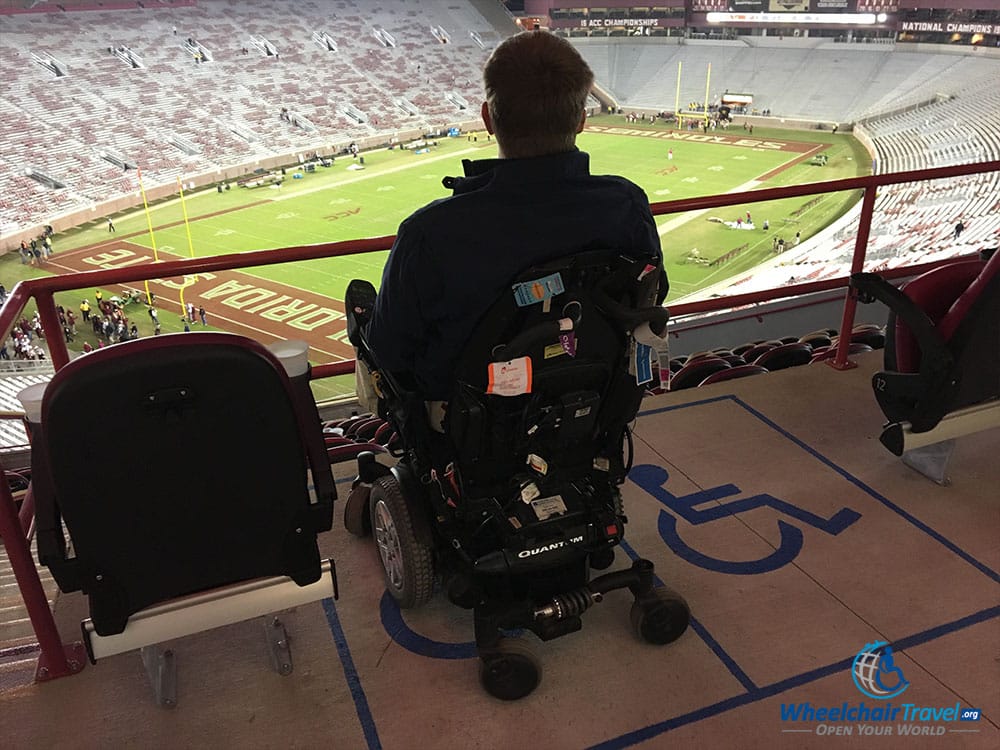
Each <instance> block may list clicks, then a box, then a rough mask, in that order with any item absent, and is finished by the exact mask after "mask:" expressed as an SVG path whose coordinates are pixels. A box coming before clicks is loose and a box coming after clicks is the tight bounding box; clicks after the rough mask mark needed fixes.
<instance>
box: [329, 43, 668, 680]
mask: <svg viewBox="0 0 1000 750" xmlns="http://www.w3.org/2000/svg"><path fill="white" fill-rule="evenodd" d="M484 83H485V89H486V102H485V103H484V104H483V107H482V116H483V120H484V122H485V124H486V128H487V130H488V131H489V132H490V133H492V134H494V135H495V136H496V140H497V145H498V147H499V158H498V159H495V160H488V161H476V162H470V161H465V162H464V167H465V172H466V176H465V177H459V178H446V179H445V180H444V184H445V186H446V187H449V188H451V189H452V190H453V192H454V194H453V195H452V196H451V197H449V198H444V199H441V200H437V201H434V202H432V203H430V204H429V205H427V206H425V207H424V208H422V209H420V210H418V211H416V212H415V213H414V214H413V215H411V216H410V217H409V218H408V219H406V221H404V222H403V224H402V225H401V226H400V228H399V232H398V234H397V237H396V242H395V244H394V246H393V249H392V252H391V253H390V256H389V259H388V261H387V263H386V266H385V270H384V273H383V277H382V288H381V293H379V294H377V295H376V292H375V289H374V287H373V286H372V285H371V284H369V283H367V282H361V281H353V282H351V284H350V286H349V287H348V290H347V294H346V296H345V303H346V304H345V306H346V308H347V314H348V333H349V337H350V340H351V342H352V343H353V344H354V345H355V347H356V348H357V352H358V370H359V394H361V395H363V394H364V392H365V391H366V390H368V391H370V392H371V393H372V394H373V395H374V396H375V397H376V398H377V407H376V408H377V409H378V411H379V413H380V415H381V416H384V417H386V418H388V419H389V420H390V421H391V422H392V424H393V425H394V427H395V429H396V431H397V433H398V436H399V440H398V443H397V444H396V445H397V446H398V447H397V449H396V451H395V453H396V457H397V458H399V459H400V460H399V462H398V463H397V464H396V465H395V466H394V467H392V468H391V469H390V468H388V467H386V466H384V465H382V464H379V463H377V462H376V461H375V457H374V455H373V454H362V455H361V456H360V457H359V459H358V464H359V477H358V480H357V481H356V483H355V489H354V492H352V495H351V498H350V499H349V501H348V503H347V507H346V508H345V523H346V525H347V527H348V529H349V530H351V531H352V532H353V533H356V534H364V533H367V532H369V531H373V532H374V534H375V537H376V541H377V544H378V547H379V553H380V557H381V560H382V564H383V568H384V571H385V578H386V584H387V588H388V590H389V592H390V594H392V596H393V597H394V598H395V599H396V601H397V602H398V603H399V605H400V606H401V607H413V606H418V605H420V604H423V603H424V602H426V601H427V600H428V599H429V598H430V596H431V594H432V593H433V589H434V582H435V580H436V578H438V577H440V579H441V580H442V582H443V584H444V586H445V588H446V590H447V593H448V596H449V598H450V599H451V600H452V601H453V602H455V603H456V604H459V605H460V606H464V607H468V608H471V609H473V610H474V622H475V636H476V645H477V647H478V649H479V654H480V657H481V670H480V677H481V680H482V683H483V685H484V687H485V688H486V690H487V691H488V692H490V693H491V694H493V695H495V696H497V697H500V698H504V699H516V698H520V697H522V696H524V695H527V694H528V693H530V692H531V691H532V690H533V689H534V688H535V686H536V685H537V684H538V682H539V680H540V676H541V668H540V665H539V663H538V661H537V659H536V658H535V657H534V655H533V654H532V653H531V652H530V651H529V650H528V649H527V647H526V645H525V644H524V643H523V642H522V641H521V639H520V638H516V637H512V636H510V635H509V634H508V635H505V634H504V633H505V632H507V631H510V630H513V629H530V630H531V631H533V632H534V633H535V634H536V635H538V636H539V637H540V638H542V639H543V640H548V639H551V638H555V637H558V636H561V635H565V634H567V633H571V632H574V631H576V630H579V629H580V627H581V620H580V614H581V613H582V612H583V611H584V610H586V609H587V608H588V607H590V606H591V605H592V604H593V603H595V602H598V601H600V600H601V598H602V597H603V595H604V594H605V593H606V592H607V591H610V590H612V589H616V588H626V587H627V588H629V589H630V590H631V591H632V593H633V594H634V595H635V604H634V606H633V613H632V622H633V625H634V627H635V629H636V631H637V632H638V633H639V635H640V636H642V637H643V638H644V639H645V640H647V641H649V642H652V643H659V644H663V643H668V642H670V641H673V640H675V639H676V638H678V637H679V636H680V635H681V634H682V633H683V632H684V630H685V628H686V627H687V623H688V610H687V605H686V604H685V602H684V600H683V599H682V598H681V597H680V596H679V595H677V594H675V593H673V592H671V591H669V590H668V589H663V588H654V583H653V582H654V576H653V566H652V563H650V562H648V561H646V560H638V561H636V562H635V563H634V564H633V566H632V567H631V568H630V569H628V570H623V571H617V572H614V573H609V574H605V575H602V576H600V577H598V578H595V579H590V578H589V570H590V569H591V568H593V569H597V570H601V569H605V568H608V567H609V566H611V565H612V563H613V562H614V547H615V546H616V545H617V544H618V543H619V542H620V541H621V539H622V537H623V531H624V529H623V527H624V524H625V522H626V518H625V515H624V511H623V508H622V502H621V495H620V492H619V487H620V485H621V484H622V483H623V482H624V480H625V476H626V474H627V471H628V468H629V466H630V464H631V435H630V432H629V425H630V423H631V422H632V421H633V420H634V418H635V415H636V413H637V412H638V408H639V403H640V401H641V399H642V395H643V392H644V388H643V384H644V383H646V382H648V381H649V380H650V379H651V372H650V358H651V354H652V352H651V347H650V346H649V345H648V344H650V343H655V341H656V340H657V337H660V338H662V337H665V335H666V322H667V317H668V316H667V312H666V310H665V309H664V308H663V307H662V306H661V303H662V302H663V299H664V297H665V296H666V292H667V282H666V275H665V274H664V272H663V262H662V256H661V252H660V243H659V235H658V234H657V230H656V225H655V223H654V221H653V217H652V215H651V213H650V211H649V202H648V199H647V198H646V196H645V194H644V193H643V192H642V190H641V189H640V188H639V187H638V186H636V185H634V184H633V183H631V182H629V181H628V180H625V179H623V178H620V177H613V176H595V175H590V173H589V163H588V156H587V155H586V154H585V153H583V152H581V151H579V150H577V149H576V147H575V139H576V134H577V133H579V132H580V131H581V130H582V129H583V126H584V122H585V111H584V106H585V103H586V99H587V96H588V95H589V92H590V87H591V84H592V83H593V74H592V73H591V71H590V69H589V67H588V66H587V64H586V63H585V62H584V61H583V59H582V58H581V57H580V55H579V54H578V53H577V52H576V50H575V49H574V48H573V47H572V46H571V45H570V44H569V43H568V42H566V41H565V40H563V39H561V38H559V37H556V36H553V35H551V34H549V33H547V32H525V33H522V34H518V35H516V36H514V37H511V38H510V39H508V40H506V41H505V42H503V43H501V44H500V45H499V46H498V47H497V48H496V49H495V50H494V52H493V54H492V55H491V57H490V59H489V61H488V62H487V64H486V68H485V71H484ZM637 338H638V339H641V341H637ZM643 342H645V343H643ZM626 448H627V449H628V454H629V455H628V457H626V456H625V455H624V454H625V453H626Z"/></svg>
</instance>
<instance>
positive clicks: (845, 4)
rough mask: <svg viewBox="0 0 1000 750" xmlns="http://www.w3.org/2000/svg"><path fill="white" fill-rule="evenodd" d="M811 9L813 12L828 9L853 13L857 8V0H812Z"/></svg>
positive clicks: (821, 11)
mask: <svg viewBox="0 0 1000 750" xmlns="http://www.w3.org/2000/svg"><path fill="white" fill-rule="evenodd" d="M809 10H811V11H812V12H813V13H823V12H824V11H828V10H832V11H841V12H844V13H853V12H854V11H855V10H857V3H856V2H855V0H812V6H811V7H810V8H809Z"/></svg>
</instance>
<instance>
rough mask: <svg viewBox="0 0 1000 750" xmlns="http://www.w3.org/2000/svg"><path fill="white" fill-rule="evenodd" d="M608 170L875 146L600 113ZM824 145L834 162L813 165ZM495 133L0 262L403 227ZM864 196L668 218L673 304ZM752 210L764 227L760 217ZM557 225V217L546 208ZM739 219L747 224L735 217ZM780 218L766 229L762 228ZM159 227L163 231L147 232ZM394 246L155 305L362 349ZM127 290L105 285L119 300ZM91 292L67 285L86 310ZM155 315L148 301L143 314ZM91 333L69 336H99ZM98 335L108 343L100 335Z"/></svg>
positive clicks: (843, 162) (822, 171) (751, 170)
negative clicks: (371, 301) (348, 334)
mask: <svg viewBox="0 0 1000 750" xmlns="http://www.w3.org/2000/svg"><path fill="white" fill-rule="evenodd" d="M578 144H579V146H580V148H581V149H582V150H584V151H587V152H588V153H589V154H590V155H591V171H592V172H593V173H595V174H601V173H604V174H620V175H623V176H625V177H628V178H629V179H631V180H633V181H635V182H636V183H638V184H639V185H640V186H641V187H642V188H643V189H644V190H645V191H646V193H647V194H648V196H649V198H650V200H651V201H652V202H654V203H655V202H660V201H668V200H676V199H681V198H688V197H693V196H700V195H712V194H718V193H725V192H731V191H739V190H750V189H753V188H756V187H775V186H779V185H787V184H800V183H805V182H816V181H821V180H831V179H838V178H842V177H852V176H855V175H858V174H863V173H866V172H867V169H868V159H867V155H866V153H865V151H864V149H863V148H862V147H861V146H860V144H859V143H858V142H857V141H855V140H854V139H853V138H852V137H851V136H849V135H843V134H841V135H833V134H831V133H829V132H822V131H789V130H761V129H755V130H754V132H753V134H750V133H748V132H747V131H745V130H744V129H743V128H742V127H740V126H738V125H734V126H733V127H731V128H730V129H729V130H728V131H722V130H718V131H709V132H708V133H703V132H701V131H690V130H685V131H674V130H671V129H668V128H666V127H665V126H653V125H651V124H649V123H641V122H640V123H635V124H628V123H624V122H623V118H621V117H607V116H605V117H598V118H594V119H593V120H591V121H589V123H588V127H587V129H586V130H585V132H584V133H582V134H581V135H580V137H579V140H578ZM817 154H824V155H825V156H826V157H827V164H826V165H825V166H814V165H812V164H811V163H810V162H811V161H812V160H813V157H814V156H816V155H817ZM495 155H496V147H495V143H493V142H492V141H491V140H488V139H487V138H486V136H485V134H484V133H479V134H474V135H462V136H460V137H457V138H446V139H442V140H439V141H438V142H437V145H436V146H434V145H432V146H430V148H428V149H427V150H426V152H425V153H419V154H418V153H415V152H414V150H408V149H393V150H387V149H382V150H375V151H371V152H368V153H365V154H364V165H363V168H360V167H361V166H362V165H361V164H360V163H359V162H358V161H356V160H354V159H351V158H350V157H338V158H337V159H336V160H335V161H334V163H333V164H332V165H331V166H330V167H325V168H324V167H317V169H316V171H315V172H305V173H302V174H301V178H295V177H294V176H293V175H294V173H295V172H296V170H294V169H292V168H289V169H288V170H287V172H288V173H287V175H286V176H285V179H284V181H283V183H282V184H281V186H280V187H275V186H261V187H257V188H252V189H248V188H240V187H237V186H236V185H235V183H232V187H231V189H229V190H225V191H223V192H221V193H220V192H217V191H216V190H215V189H214V187H213V188H208V189H203V190H201V191H195V192H189V193H188V194H186V195H185V196H184V200H183V201H182V200H181V199H180V198H179V196H175V197H174V198H173V199H169V200H165V201H162V202H160V203H159V204H157V205H153V206H151V207H150V209H149V212H148V215H147V213H146V212H145V211H143V210H142V209H141V208H140V209H137V210H133V211H130V212H128V213H126V214H122V215H116V216H114V217H113V218H114V223H115V227H116V232H115V233H113V234H112V233H109V232H108V229H107V224H106V221H105V219H106V217H103V216H95V217H94V221H93V222H92V223H91V224H90V225H88V226H83V227H79V228H77V229H73V230H70V231H68V232H61V233H57V234H56V236H55V237H54V249H55V254H54V256H53V257H52V258H51V259H50V261H49V262H48V263H47V264H45V265H43V266H42V267H40V268H35V267H33V266H25V265H22V264H20V263H19V258H18V254H17V253H9V254H7V255H6V256H5V257H4V258H3V259H0V281H3V283H4V284H5V285H6V286H7V288H8V289H10V288H11V287H12V286H13V284H14V283H15V282H16V281H18V280H20V279H22V278H27V277H30V276H35V275H41V274H47V273H69V272H75V271H84V270H95V269H96V268H111V267H120V266H121V265H135V264H138V263H142V262H152V261H154V260H155V259H160V260H169V259H176V258H187V257H192V256H194V257H205V256H214V255H220V254H227V253H237V252H245V251H251V250H262V249H271V248H281V247H292V246H297V245H308V244H315V243H322V242H331V241H339V240H350V239H358V238H362V237H378V236H384V235H391V234H394V233H395V231H396V228H397V226H398V225H399V223H400V221H402V220H403V219H404V218H405V217H406V216H407V215H408V214H409V213H410V212H412V211H413V210H414V209H416V208H418V207H419V206H422V205H424V204H425V203H427V202H429V201H431V200H434V199H437V198H442V197H445V196H447V195H448V194H449V191H447V190H446V189H445V188H444V187H443V186H442V184H441V179H442V178H443V177H445V176H448V175H458V174H461V173H462V165H461V161H462V160H463V159H481V158H490V157H493V156H495ZM857 198H858V195H857V194H830V195H825V196H821V197H819V198H815V197H803V198H791V199H786V200H782V201H772V202H769V203H752V202H750V203H747V204H744V205H739V206H732V207H729V208H726V209H719V210H717V211H709V212H702V213H687V214H680V215H670V214H667V215H663V216H658V217H656V221H657V225H658V226H659V228H660V234H661V238H662V244H663V250H664V257H665V259H666V264H667V273H668V276H669V277H670V280H671V294H670V298H669V299H676V298H677V297H679V296H682V295H686V294H689V293H691V292H692V291H695V290H697V289H699V288H702V287H705V286H707V285H709V284H715V283H718V282H720V281H722V280H724V279H726V278H729V277H731V276H735V275H737V274H742V273H745V272H746V271H747V270H748V269H750V268H752V267H753V266H755V265H757V264H759V263H760V262H762V261H763V260H765V259H766V258H768V257H769V256H770V255H771V253H772V244H773V242H774V240H775V238H776V237H778V236H782V237H783V238H784V239H785V240H786V241H788V242H791V241H792V238H793V237H794V235H795V233H796V232H799V233H800V235H801V238H802V239H806V238H808V237H809V236H811V235H812V234H814V233H815V232H817V231H819V230H820V229H822V228H823V227H825V226H827V225H828V224H829V223H830V222H831V221H833V220H834V219H835V218H837V217H838V216H840V215H841V214H842V213H843V212H844V211H846V210H847V209H848V208H849V207H850V206H851V205H852V204H853V203H854V202H855V201H856V200H857ZM748 215H750V216H751V217H752V227H753V228H752V229H748V228H747V217H748ZM538 220H539V221H544V220H545V217H544V216H539V217H538ZM737 220H739V222H740V223H739V225H738V224H737ZM765 220H767V222H768V225H769V229H767V230H765V229H764V221H765ZM150 228H151V229H150ZM385 258H386V252H376V253H368V254H364V255H358V256H349V257H339V258H324V259H320V260H315V261H308V262H299V263H289V264H282V265H273V266H268V267H266V268H256V269H246V270H244V271H239V272H231V273H229V274H225V275H219V276H218V277H216V278H212V279H209V278H205V277H204V276H203V277H201V278H199V279H197V280H196V281H195V280H192V281H191V283H190V284H189V286H187V287H185V288H184V289H181V288H180V286H181V285H179V284H177V283H176V282H171V281H170V280H160V281H156V282H153V283H151V290H152V291H154V292H155V293H156V295H157V299H158V304H159V306H160V307H161V308H163V309H166V310H171V309H172V310H174V311H176V312H177V313H179V312H180V299H181V296H182V294H183V295H185V296H186V299H185V301H193V302H194V303H195V305H196V307H197V306H201V305H203V306H204V307H205V308H206V310H207V311H208V313H209V325H210V326H218V327H220V328H225V329H229V330H237V331H240V330H243V329H245V330H243V332H245V333H247V334H248V335H251V336H256V337H258V338H261V335H263V339H262V340H265V341H267V340H268V339H270V338H273V339H277V338H305V339H307V340H308V341H309V343H310V346H312V347H313V349H314V356H315V357H316V358H317V359H316V361H330V360H334V359H340V358H344V357H350V356H351V352H350V349H349V347H347V345H346V343H345V342H344V341H343V316H342V309H343V308H342V304H341V302H340V300H341V298H342V295H343V292H344V289H345V288H346V286H347V283H348V282H349V281H350V280H351V279H353V278H365V279H369V280H371V281H372V282H373V283H375V284H376V285H377V284H378V283H379V280H380V276H381V270H382V266H383V265H384V263H385ZM120 291H121V290H118V289H113V290H107V294H106V296H110V295H113V294H117V293H119V292H120ZM92 293H93V290H81V291H80V292H67V293H64V294H61V295H57V303H58V304H62V305H65V306H66V307H67V308H69V309H75V308H76V307H77V306H78V305H79V303H80V301H81V299H83V298H85V297H91V295H92ZM138 312H140V313H144V312H145V311H143V310H139V311H138ZM131 317H132V318H133V319H134V322H136V323H137V325H138V327H139V332H140V334H141V335H149V334H150V333H152V324H151V321H150V319H148V318H147V316H146V315H145V314H135V310H134V309H133V311H132V315H131ZM160 323H161V325H162V328H163V331H165V332H168V331H173V330H180V328H181V326H182V324H181V322H180V319H179V316H178V315H176V314H170V315H161V316H160ZM91 335H92V334H91V332H90V331H81V332H80V335H79V336H78V337H77V338H76V340H75V341H74V342H73V344H72V346H74V347H80V346H82V344H83V342H84V341H87V340H89V339H90V337H91ZM91 343H92V344H96V340H94V341H91Z"/></svg>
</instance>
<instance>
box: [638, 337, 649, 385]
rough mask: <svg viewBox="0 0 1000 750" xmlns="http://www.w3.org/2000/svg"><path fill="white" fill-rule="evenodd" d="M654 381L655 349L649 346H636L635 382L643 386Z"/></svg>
mask: <svg viewBox="0 0 1000 750" xmlns="http://www.w3.org/2000/svg"><path fill="white" fill-rule="evenodd" d="M652 379H653V347H651V346H649V345H648V344H640V343H639V342H636V344H635V382H636V385H643V384H644V383H648V382H650V381H651V380H652Z"/></svg>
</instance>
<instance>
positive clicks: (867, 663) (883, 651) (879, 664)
mask: <svg viewBox="0 0 1000 750" xmlns="http://www.w3.org/2000/svg"><path fill="white" fill-rule="evenodd" d="M851 677H852V678H853V679H854V684H855V686H856V687H857V688H858V690H860V691H861V692H862V693H864V694H865V695H867V696H868V697H869V698H874V699H875V700H880V701H884V700H888V699H889V698H895V697H896V696H897V695H899V694H900V693H902V692H903V691H904V690H906V688H908V687H909V686H910V683H909V682H908V681H907V680H906V678H905V677H903V670H901V669H900V668H899V667H897V666H896V665H895V664H894V663H893V655H892V646H890V645H889V644H888V643H887V642H886V641H875V643H866V644H865V647H864V648H863V649H861V650H860V651H858V653H857V656H855V657H854V663H853V664H851Z"/></svg>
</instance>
